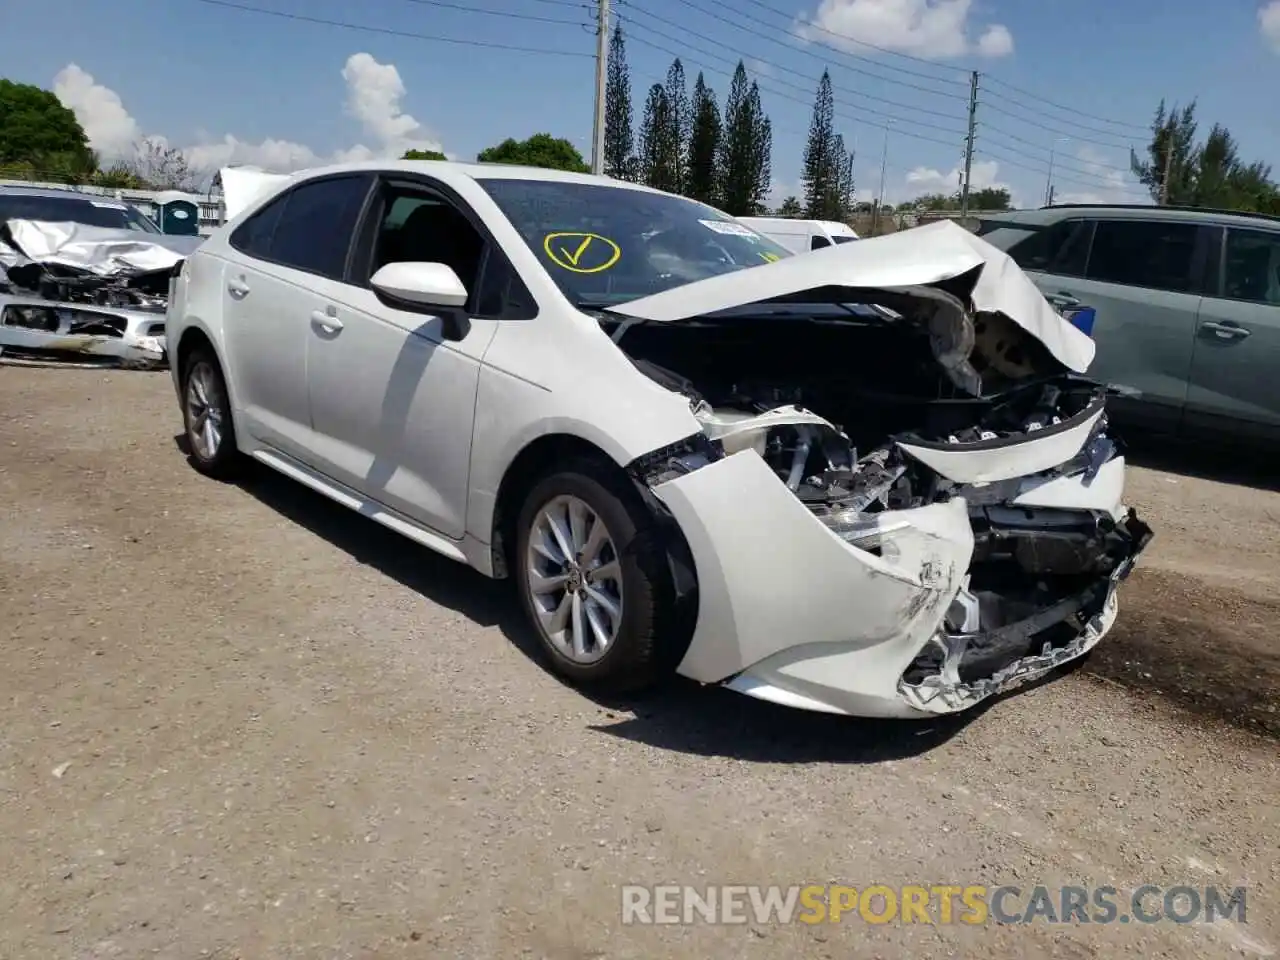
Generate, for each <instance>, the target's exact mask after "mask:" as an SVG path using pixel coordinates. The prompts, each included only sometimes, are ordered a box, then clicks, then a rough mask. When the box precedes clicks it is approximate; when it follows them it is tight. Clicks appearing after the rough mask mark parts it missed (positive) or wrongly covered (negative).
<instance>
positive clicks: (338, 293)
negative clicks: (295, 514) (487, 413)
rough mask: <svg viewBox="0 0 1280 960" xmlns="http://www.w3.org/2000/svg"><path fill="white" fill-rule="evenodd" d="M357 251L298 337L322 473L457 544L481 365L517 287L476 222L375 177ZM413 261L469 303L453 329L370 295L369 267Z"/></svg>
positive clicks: (437, 195)
mask: <svg viewBox="0 0 1280 960" xmlns="http://www.w3.org/2000/svg"><path fill="white" fill-rule="evenodd" d="M357 244H358V245H357V250H356V252H355V255H354V256H353V258H352V265H351V269H350V273H349V276H348V281H349V282H348V283H346V284H344V285H342V287H341V289H336V288H335V289H333V290H331V291H329V293H328V296H327V297H326V299H325V303H324V304H323V305H322V306H321V308H320V309H322V310H323V311H324V312H325V314H326V316H328V317H329V318H331V320H330V322H329V323H328V324H327V325H326V324H320V325H318V326H317V327H315V328H313V329H312V331H311V333H310V336H309V338H308V347H307V369H308V376H309V379H310V385H311V420H312V425H313V428H314V430H315V444H316V451H317V453H318V455H319V457H320V458H321V461H322V467H321V469H323V470H324V471H325V472H326V473H328V474H329V475H331V476H332V477H333V478H334V479H336V480H339V481H340V482H342V483H344V484H346V485H348V486H349V487H351V488H353V489H355V490H357V491H359V492H360V493H362V494H364V495H365V496H367V497H370V498H372V499H375V500H377V501H379V502H380V503H382V504H384V505H386V506H388V507H390V508H392V509H393V510H396V511H398V512H400V513H402V514H404V515H406V516H408V517H410V518H411V519H413V520H415V521H417V522H418V523H420V524H423V525H424V526H426V527H429V528H430V529H432V530H434V531H436V532H437V533H440V534H443V535H444V536H447V537H450V538H453V539H461V537H462V535H463V531H464V527H465V522H466V507H467V479H468V472H469V465H470V451H471V435H472V429H473V425H474V420H475V398H476V390H477V386H478V383H479V377H480V364H481V361H482V359H483V357H484V353H485V350H486V349H487V348H488V345H489V343H490V341H491V340H492V339H493V335H494V332H495V331H496V329H497V325H498V323H499V322H501V320H502V319H503V318H504V317H507V316H509V315H510V311H509V309H508V308H509V303H510V302H511V301H508V299H507V294H508V293H509V292H510V291H511V290H512V289H514V288H513V287H511V286H509V284H515V285H519V281H518V280H516V279H515V274H514V272H513V271H511V269H510V267H509V265H508V264H507V261H506V259H505V257H504V256H503V255H502V253H501V251H500V250H499V249H498V248H497V247H496V246H495V245H493V244H492V242H491V241H490V239H489V237H488V234H487V231H483V228H482V225H481V224H480V221H479V220H478V218H476V217H475V216H474V215H473V214H471V212H470V211H468V210H466V208H465V207H464V206H463V205H462V204H461V203H460V202H459V201H457V200H456V198H454V197H453V196H452V194H450V193H449V192H448V191H447V190H445V189H444V188H443V187H442V186H440V185H439V184H436V183H434V182H431V181H426V180H417V179H414V180H396V179H383V180H381V181H380V182H379V185H378V189H377V193H376V196H375V199H374V201H373V202H372V203H371V204H370V206H369V208H368V210H367V211H366V216H365V219H364V222H363V224H362V226H361V229H360V232H359V240H358V241H357ZM415 260H416V261H428V262H444V263H448V264H449V266H451V267H453V269H454V270H455V272H456V273H457V274H458V276H459V279H461V280H462V282H463V285H464V286H465V287H466V288H467V290H468V292H469V293H470V294H471V299H470V300H469V301H468V304H467V307H466V310H465V311H464V312H463V313H464V316H463V317H462V322H461V327H460V329H456V330H451V329H450V327H451V323H450V321H449V318H448V317H446V316H444V315H442V314H441V313H440V312H439V311H434V312H433V311H431V310H429V309H426V308H423V309H421V310H410V309H401V308H398V307H393V306H388V305H387V304H386V303H384V302H383V301H382V300H380V299H379V297H378V295H377V294H376V293H375V292H374V290H373V288H372V286H371V285H370V283H369V280H370V277H371V276H372V275H373V274H374V272H376V270H377V268H378V267H380V266H382V265H383V264H385V263H390V262H396V261H415ZM520 289H521V291H522V290H523V288H522V286H521V288H520ZM512 297H513V300H514V301H520V298H521V297H525V298H526V299H525V300H523V301H521V302H523V303H525V304H526V305H527V304H531V303H532V300H531V298H527V294H524V293H519V294H513V295H512Z"/></svg>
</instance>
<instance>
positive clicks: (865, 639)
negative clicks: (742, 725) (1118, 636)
mask: <svg viewBox="0 0 1280 960" xmlns="http://www.w3.org/2000/svg"><path fill="white" fill-rule="evenodd" d="M652 489H653V493H654V495H655V496H657V497H658V498H659V499H660V500H661V501H662V502H663V503H664V504H665V505H666V506H667V508H668V509H669V510H670V511H671V514H672V515H673V517H674V518H675V520H676V522H677V523H678V524H679V525H680V528H681V530H682V532H683V533H684V536H685V539H686V541H687V542H688V545H689V549H690V552H691V554H692V557H693V561H694V565H695V567H696V570H697V577H698V589H699V599H698V620H697V624H696V626H695V628H694V634H693V637H692V640H691V642H690V645H689V649H688V652H687V653H686V654H685V657H684V659H683V660H682V661H681V663H680V664H679V666H678V667H677V672H678V673H680V674H682V675H683V676H686V677H689V678H691V679H694V680H698V681H700V682H703V683H719V684H724V685H725V686H728V687H729V688H731V689H733V690H737V691H739V692H741V693H745V694H748V695H750V696H753V697H757V698H759V699H762V700H768V701H772V702H775V703H780V704H784V705H787V706H793V707H799V708H802V709H809V710H818V711H824V712H828V713H838V714H847V715H853V716H863V717H894V718H911V717H925V716H930V715H935V714H940V713H950V712H955V711H959V710H965V709H968V708H970V707H972V706H974V705H975V704H976V703H978V702H979V701H981V700H983V699H985V698H987V697H990V696H992V695H994V694H997V693H1000V692H1002V691H1004V690H1008V689H1011V688H1013V687H1016V686H1018V685H1020V684H1022V683H1025V682H1026V681H1027V680H1029V679H1033V678H1034V677H1036V676H1039V675H1041V674H1043V673H1045V672H1047V671H1048V670H1051V669H1053V668H1054V667H1057V666H1060V665H1061V664H1063V663H1066V662H1068V661H1069V660H1072V659H1075V658H1077V657H1079V656H1082V655H1083V654H1084V653H1086V652H1087V651H1088V650H1089V649H1091V648H1092V647H1093V646H1094V645H1095V644H1096V643H1097V642H1098V641H1099V640H1100V639H1101V638H1102V636H1103V635H1105V633H1106V632H1107V630H1109V629H1110V626H1111V623H1112V621H1113V620H1114V619H1115V612H1116V601H1115V585H1116V584H1117V583H1118V582H1119V581H1120V580H1121V579H1123V577H1124V576H1125V575H1127V573H1128V570H1129V568H1131V567H1132V561H1133V560H1134V559H1136V557H1137V555H1138V553H1139V552H1140V551H1141V549H1142V548H1143V547H1145V545H1146V541H1147V540H1148V539H1150V531H1149V530H1148V529H1147V528H1146V527H1145V525H1144V524H1141V522H1140V521H1137V520H1136V518H1134V517H1132V515H1129V516H1128V517H1126V518H1124V519H1123V520H1122V519H1121V518H1120V517H1116V521H1117V522H1115V524H1114V525H1115V527H1116V528H1117V529H1118V530H1120V533H1119V534H1118V535H1119V536H1120V537H1122V538H1127V539H1128V540H1129V541H1131V543H1132V550H1131V551H1130V556H1129V558H1128V559H1127V560H1126V561H1125V562H1124V563H1122V564H1121V565H1120V566H1118V567H1116V568H1115V570H1114V571H1113V572H1112V573H1111V575H1110V576H1109V577H1108V576H1107V575H1103V576H1101V577H1099V578H1096V580H1097V583H1095V584H1094V586H1095V587H1097V589H1095V590H1094V591H1093V592H1091V593H1089V595H1088V596H1081V597H1080V598H1078V603H1077V604H1076V605H1075V606H1074V607H1073V606H1071V605H1070V604H1065V605H1061V606H1059V607H1056V608H1055V609H1054V610H1053V611H1052V612H1049V611H1044V612H1042V614H1043V615H1042V616H1041V618H1040V619H1042V620H1043V619H1046V618H1047V619H1048V620H1051V621H1053V623H1056V624H1062V623H1065V622H1067V621H1069V620H1070V618H1072V617H1077V616H1078V617H1082V618H1083V619H1082V621H1081V625H1080V627H1079V630H1078V636H1077V637H1076V638H1075V640H1074V641H1073V642H1071V643H1066V644H1063V643H1060V642H1056V641H1055V643H1054V644H1053V645H1052V646H1051V648H1050V647H1049V646H1046V647H1045V648H1039V647H1037V648H1036V650H1035V651H1034V652H1033V653H1032V654H1031V655H1029V656H1028V655H1024V656H1021V657H1018V658H1016V659H1014V660H1013V661H1012V662H1010V663H1007V664H1005V665H1003V666H1001V667H1000V668H998V669H997V670H996V671H995V673H994V674H993V675H991V676H988V677H982V678H979V679H977V680H976V681H975V680H972V679H966V678H965V677H963V676H962V675H961V670H960V669H959V657H960V656H961V655H962V654H963V653H964V651H965V650H966V649H968V647H969V646H971V645H980V644H981V642H982V640H981V638H979V639H977V640H975V639H974V634H972V633H963V632H957V631H956V630H955V629H954V628H953V627H951V626H949V625H948V621H949V620H954V617H955V611H956V610H957V609H958V608H959V609H963V607H964V604H965V602H966V600H965V593H966V592H967V589H968V585H969V577H970V567H971V564H972V561H973V557H974V549H975V537H974V530H973V526H972V523H971V518H970V513H969V507H968V505H967V504H966V502H965V500H964V499H962V498H955V499H952V500H949V501H947V502H945V503H939V504H934V505H932V506H927V507H921V508H918V509H913V510H900V511H886V512H884V513H881V514H878V515H877V521H878V523H879V525H880V528H881V529H882V530H883V531H885V536H884V537H883V538H882V540H881V545H880V547H879V548H878V549H877V550H875V551H872V550H866V549H862V548H859V547H856V546H853V545H852V544H850V543H848V542H846V541H845V540H843V539H841V538H840V537H839V536H837V535H836V534H835V533H833V532H832V531H831V530H830V529H828V528H827V527H826V526H825V525H824V524H823V523H822V522H821V521H820V520H819V519H817V518H816V517H814V516H813V515H812V514H811V513H810V512H809V510H808V509H807V508H806V507H805V506H804V505H803V504H802V503H801V502H800V501H799V500H798V499H797V498H796V497H795V496H794V494H793V493H792V492H791V491H790V490H788V489H787V488H786V486H785V485H784V484H782V483H780V482H779V480H778V478H777V476H776V475H775V474H774V473H773V471H772V470H771V469H770V467H769V466H768V465H767V464H766V463H765V462H764V461H763V460H762V459H761V458H760V457H759V456H757V455H756V454H755V453H754V452H752V451H749V450H744V451H742V452H740V453H736V454H733V455H731V456H729V457H726V458H724V459H722V460H718V461H715V462H713V463H710V464H707V465H705V466H702V467H700V468H699V469H697V470H695V471H693V472H691V473H688V474H685V475H683V476H680V477H677V478H675V479H673V480H668V481H666V482H663V483H659V484H658V485H656V486H654V487H653V488H652ZM1127 525H1131V526H1127ZM957 604H958V605H959V607H958V608H957ZM1032 620H1035V618H1034V617H1033V618H1032ZM979 622H980V621H978V620H974V621H973V623H975V624H976V623H979ZM1039 622H1040V621H1039V620H1035V622H1029V623H1026V624H1023V625H1022V627H1021V629H1023V630H1024V631H1029V632H1028V633H1027V635H1026V637H1025V638H1024V640H1026V639H1027V638H1030V639H1031V640H1034V639H1035V638H1036V636H1037V635H1038V632H1039V629H1038V628H1037V624H1038V623H1039ZM1014 632H1016V631H1010V633H1011V634H1012V633H1014ZM1006 639H1007V638H1006ZM932 648H937V649H939V650H940V651H941V652H942V656H941V657H939V658H937V659H938V663H937V670H936V678H935V679H930V678H929V676H928V675H927V672H926V674H925V675H920V674H921V671H920V659H921V657H922V656H923V655H925V654H926V651H928V650H930V649H932ZM957 651H958V652H957ZM948 656H950V657H951V660H950V661H949V660H948ZM948 664H949V666H948ZM952 668H954V669H952ZM911 670H915V672H916V674H917V676H914V677H913V678H912V680H913V681H914V682H913V683H908V682H907V681H906V680H904V675H906V674H907V673H908V671H911Z"/></svg>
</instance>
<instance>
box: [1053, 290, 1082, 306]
mask: <svg viewBox="0 0 1280 960" xmlns="http://www.w3.org/2000/svg"><path fill="white" fill-rule="evenodd" d="M1054 296H1055V297H1057V298H1058V299H1059V300H1061V301H1062V302H1063V304H1064V305H1065V306H1068V307H1078V306H1080V300H1079V298H1077V297H1076V295H1075V294H1074V293H1072V292H1071V291H1069V290H1059V291H1058V292H1057V293H1055V294H1054Z"/></svg>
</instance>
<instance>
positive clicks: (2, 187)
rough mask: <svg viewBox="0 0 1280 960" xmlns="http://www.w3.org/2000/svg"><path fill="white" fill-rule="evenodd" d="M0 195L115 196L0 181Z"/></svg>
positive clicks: (73, 197)
mask: <svg viewBox="0 0 1280 960" xmlns="http://www.w3.org/2000/svg"><path fill="white" fill-rule="evenodd" d="M0 196H7V197H44V198H47V199H51V200H85V201H88V200H115V197H106V196H101V195H99V194H96V193H92V194H90V193H81V192H80V191H79V190H61V189H59V188H57V187H19V186H16V185H13V184H8V183H0Z"/></svg>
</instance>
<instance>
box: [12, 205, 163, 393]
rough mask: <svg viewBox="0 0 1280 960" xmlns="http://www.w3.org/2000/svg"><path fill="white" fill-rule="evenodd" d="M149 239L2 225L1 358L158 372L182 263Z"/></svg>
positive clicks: (72, 227) (35, 224) (67, 227)
mask: <svg viewBox="0 0 1280 960" xmlns="http://www.w3.org/2000/svg"><path fill="white" fill-rule="evenodd" d="M86 234H88V235H89V236H86ZM151 236H152V235H150V234H142V233H139V232H137V231H130V230H113V229H107V228H92V227H86V226H84V225H81V224H70V223H68V224H60V223H44V222H42V221H34V220H8V221H6V222H5V223H3V224H0V352H2V353H3V356H4V357H5V358H6V359H8V360H12V359H17V360H20V361H28V362H30V361H44V360H48V361H56V362H66V361H67V360H69V359H73V360H75V361H79V362H81V363H92V364H95V365H99V364H107V365H122V366H126V367H138V368H147V369H151V368H158V367H162V366H163V365H164V363H165V360H166V350H165V337H164V312H165V309H166V307H167V305H168V292H169V283H170V281H171V279H172V278H173V277H174V276H176V275H177V272H178V270H179V269H180V268H181V264H182V261H183V259H184V255H183V254H181V253H179V252H177V251H175V250H173V249H170V247H169V246H168V245H167V244H165V243H157V242H154V241H152V240H148V239H146V238H148V237H151ZM139 238H143V239H139ZM165 239H166V240H168V241H170V242H172V240H174V239H177V238H165Z"/></svg>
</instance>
